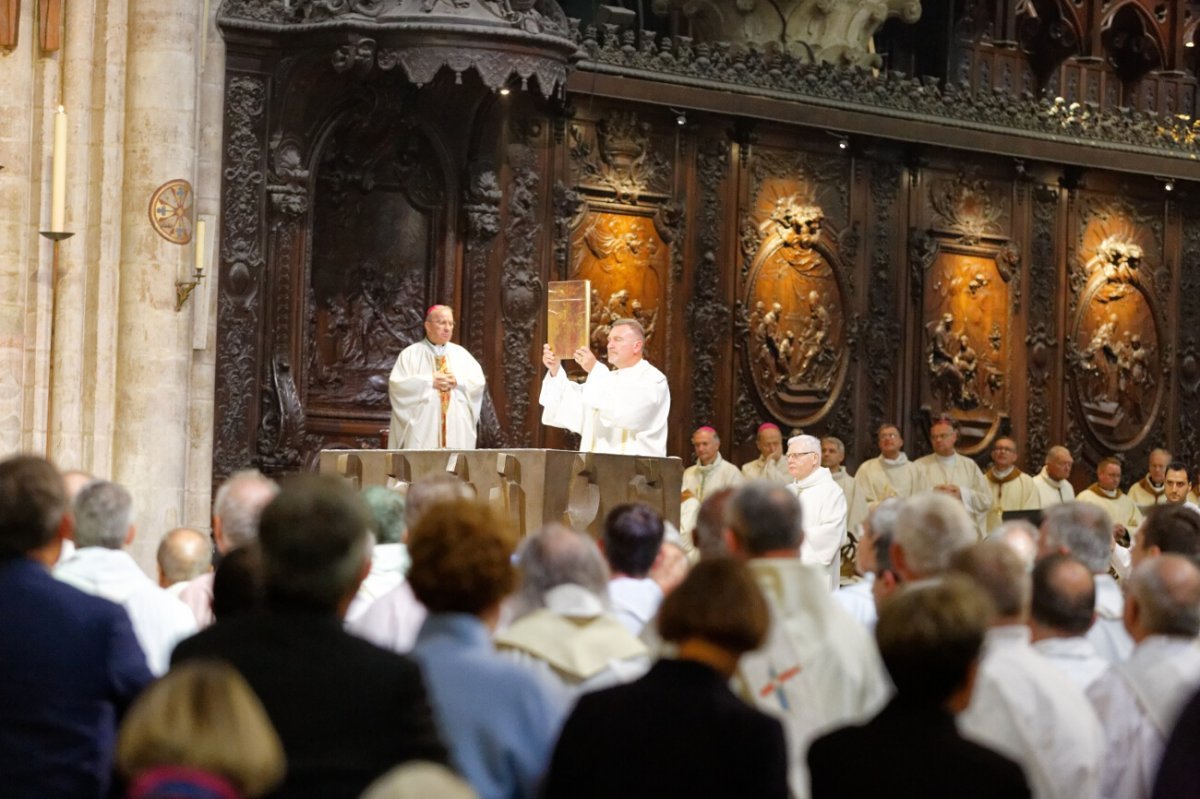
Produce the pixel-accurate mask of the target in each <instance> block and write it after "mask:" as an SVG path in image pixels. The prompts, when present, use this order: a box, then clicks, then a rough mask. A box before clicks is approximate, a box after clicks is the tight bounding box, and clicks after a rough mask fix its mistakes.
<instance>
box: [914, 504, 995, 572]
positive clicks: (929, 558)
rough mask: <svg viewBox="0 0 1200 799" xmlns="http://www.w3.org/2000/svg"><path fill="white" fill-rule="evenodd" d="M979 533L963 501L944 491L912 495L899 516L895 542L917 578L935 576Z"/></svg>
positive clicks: (971, 542) (970, 543)
mask: <svg viewBox="0 0 1200 799" xmlns="http://www.w3.org/2000/svg"><path fill="white" fill-rule="evenodd" d="M978 538H979V536H978V534H977V533H976V531H975V525H974V523H972V522H971V518H970V517H969V516H967V512H966V510H964V509H963V504H962V502H959V501H958V500H955V499H951V498H950V497H948V496H946V495H945V494H936V493H933V492H926V493H923V494H917V495H916V496H913V497H909V498H908V499H906V500H905V501H904V506H903V507H902V508H900V515H899V516H898V517H897V519H896V535H895V543H896V545H897V546H899V547H900V549H902V550H903V551H904V559H905V562H906V563H907V565H908V568H910V569H911V570H912V571H913V572H914V573H915V574H916V575H917V576H918V577H936V576H937V575H939V574H942V573H944V572H945V571H946V569H947V568H948V567H949V566H950V558H951V557H952V556H953V555H954V553H955V552H958V551H959V550H960V549H966V548H967V547H970V546H972V545H973V544H974V543H975V542H976V541H977V540H978Z"/></svg>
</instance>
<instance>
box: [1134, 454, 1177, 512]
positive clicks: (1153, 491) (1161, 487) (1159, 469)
mask: <svg viewBox="0 0 1200 799" xmlns="http://www.w3.org/2000/svg"><path fill="white" fill-rule="evenodd" d="M1171 461H1172V458H1171V453H1170V452H1168V451H1167V450H1165V449H1162V448H1158V449H1155V450H1152V451H1151V452H1150V457H1149V458H1148V459H1147V463H1146V466H1147V469H1146V474H1145V475H1144V476H1143V477H1142V479H1141V480H1138V481H1137V482H1136V483H1134V484H1133V485H1131V486H1130V487H1129V498H1130V499H1132V500H1133V504H1135V505H1137V506H1138V507H1139V508H1147V507H1149V506H1151V505H1163V504H1165V503H1166V502H1168V499H1167V486H1166V482H1167V466H1168V465H1170V463H1171Z"/></svg>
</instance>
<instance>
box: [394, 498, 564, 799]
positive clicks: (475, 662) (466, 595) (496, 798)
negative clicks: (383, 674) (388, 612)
mask: <svg viewBox="0 0 1200 799" xmlns="http://www.w3.org/2000/svg"><path fill="white" fill-rule="evenodd" d="M515 546H516V535H515V534H514V533H513V531H512V530H511V528H510V527H509V526H508V525H507V524H506V522H505V521H504V520H503V519H501V518H500V517H499V516H498V515H497V514H496V513H494V512H493V511H492V510H491V509H490V508H489V507H488V506H487V505H484V504H482V503H478V502H467V501H458V502H452V503H446V504H443V505H439V506H436V507H434V508H431V509H430V510H429V512H428V513H426V514H425V515H424V516H423V517H422V518H421V521H420V522H418V524H417V526H416V527H415V528H413V530H411V531H410V532H409V542H408V548H409V555H410V557H411V558H412V566H411V568H410V570H409V575H408V580H409V583H410V584H411V585H412V589H413V593H414V594H416V596H417V599H419V600H421V602H422V604H424V605H425V607H426V608H427V609H428V610H429V617H428V618H427V619H426V620H425V624H424V626H422V627H421V632H420V633H419V634H418V636H417V642H416V645H415V646H414V647H413V650H412V656H413V657H414V658H416V660H417V662H418V663H420V664H421V669H422V671H423V673H424V675H425V683H426V686H427V687H428V689H429V695H430V700H431V702H432V704H433V710H434V715H435V717H436V719H437V722H438V726H439V728H440V729H441V732H442V737H443V739H444V740H445V742H446V745H447V746H448V748H449V749H450V755H451V759H452V760H453V762H454V764H455V766H456V767H457V768H458V769H459V771H461V772H462V774H463V776H464V777H466V778H467V780H468V781H469V782H470V783H471V785H472V786H473V787H474V788H475V790H476V791H478V792H479V795H480V797H481V798H482V799H525V798H526V797H528V799H533V797H535V796H536V795H537V791H538V785H539V783H540V781H541V778H542V776H543V774H544V773H545V770H546V766H547V764H548V762H549V760H550V752H551V749H552V747H553V746H554V741H555V738H556V737H557V735H558V728H559V725H560V724H561V722H562V719H563V717H564V715H565V713H566V700H565V696H564V695H562V694H561V693H559V692H556V691H555V690H554V688H553V687H552V686H551V685H550V684H549V683H547V682H544V681H543V680H542V679H541V678H540V677H538V676H537V675H536V674H535V673H534V672H533V671H531V670H529V669H527V668H526V667H524V666H521V665H520V664H517V663H513V662H511V661H509V660H506V659H504V658H501V657H500V656H499V655H497V654H496V652H495V651H494V649H493V647H492V641H491V632H492V630H493V629H494V628H495V626H496V622H497V620H498V619H499V617H500V603H501V602H502V601H503V600H504V598H505V597H506V596H508V595H509V594H510V593H511V592H512V590H513V588H514V587H515V585H516V572H515V569H514V568H513V565H512V554H513V549H514V548H515Z"/></svg>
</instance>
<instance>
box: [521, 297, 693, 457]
mask: <svg viewBox="0 0 1200 799" xmlns="http://www.w3.org/2000/svg"><path fill="white" fill-rule="evenodd" d="M645 346H646V333H645V331H644V330H643V329H642V325H641V323H640V322H638V321H637V320H636V319H618V320H617V321H615V322H613V323H612V326H611V329H610V330H609V333H608V363H609V365H608V366H605V365H604V364H602V363H600V362H599V361H597V360H596V356H595V355H594V354H592V351H591V350H590V349H588V348H587V347H580V348H579V349H577V350H575V352H574V358H575V362H576V363H577V364H579V365H580V366H581V367H583V371H585V372H587V379H586V380H584V381H583V383H582V384H580V383H573V382H571V381H570V380H568V379H567V375H566V372H565V371H564V370H563V369H562V365H561V363H560V361H559V359H558V357H557V356H555V354H554V350H552V349H551V348H550V345H549V344H547V345H545V346H544V347H543V348H542V363H543V364H544V365H545V367H546V369H547V370H548V371H547V374H546V377H545V379H544V380H542V392H541V395H540V396H539V397H538V403H539V404H540V405H541V406H542V424H545V425H549V426H551V427H562V428H566V429H567V430H570V431H571V432H572V433H577V434H579V437H580V440H579V450H580V451H581V452H604V453H612V454H616V455H650V456H655V457H660V458H661V457H665V456H666V454H667V419H668V417H669V416H670V414H671V389H670V388H669V387H668V386H667V378H666V377H665V376H664V375H663V373H662V372H660V371H658V370H657V369H655V368H654V367H653V366H651V365H650V364H649V362H647V361H646V359H645V358H643V357H642V355H643V349H644V348H645ZM610 367H611V368H610Z"/></svg>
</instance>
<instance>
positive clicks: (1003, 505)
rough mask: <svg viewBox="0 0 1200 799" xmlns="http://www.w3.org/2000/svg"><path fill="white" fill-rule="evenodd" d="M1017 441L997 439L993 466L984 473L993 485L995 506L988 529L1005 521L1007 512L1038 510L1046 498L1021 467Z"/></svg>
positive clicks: (993, 450)
mask: <svg viewBox="0 0 1200 799" xmlns="http://www.w3.org/2000/svg"><path fill="white" fill-rule="evenodd" d="M1019 455H1020V453H1019V452H1017V442H1016V441H1014V440H1013V439H1011V438H1009V437H1008V436H1003V437H1001V438H997V439H996V443H995V444H993V445H992V466H991V468H990V469H988V470H987V472H986V473H985V474H984V476H985V477H987V481H988V484H989V485H990V486H991V487H992V509H991V510H990V511H988V515H987V529H988V532H991V531H992V530H995V529H996V528H997V527H999V526H1000V524H1001V522H1003V521H1004V512H1005V511H1011V510H1037V509H1038V508H1040V507H1042V498H1041V495H1040V494H1039V493H1038V487H1037V484H1036V483H1035V482H1033V478H1032V477H1030V476H1029V475H1028V474H1026V473H1025V472H1023V471H1021V470H1020V469H1019V468H1017V457H1018V456H1019Z"/></svg>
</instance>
